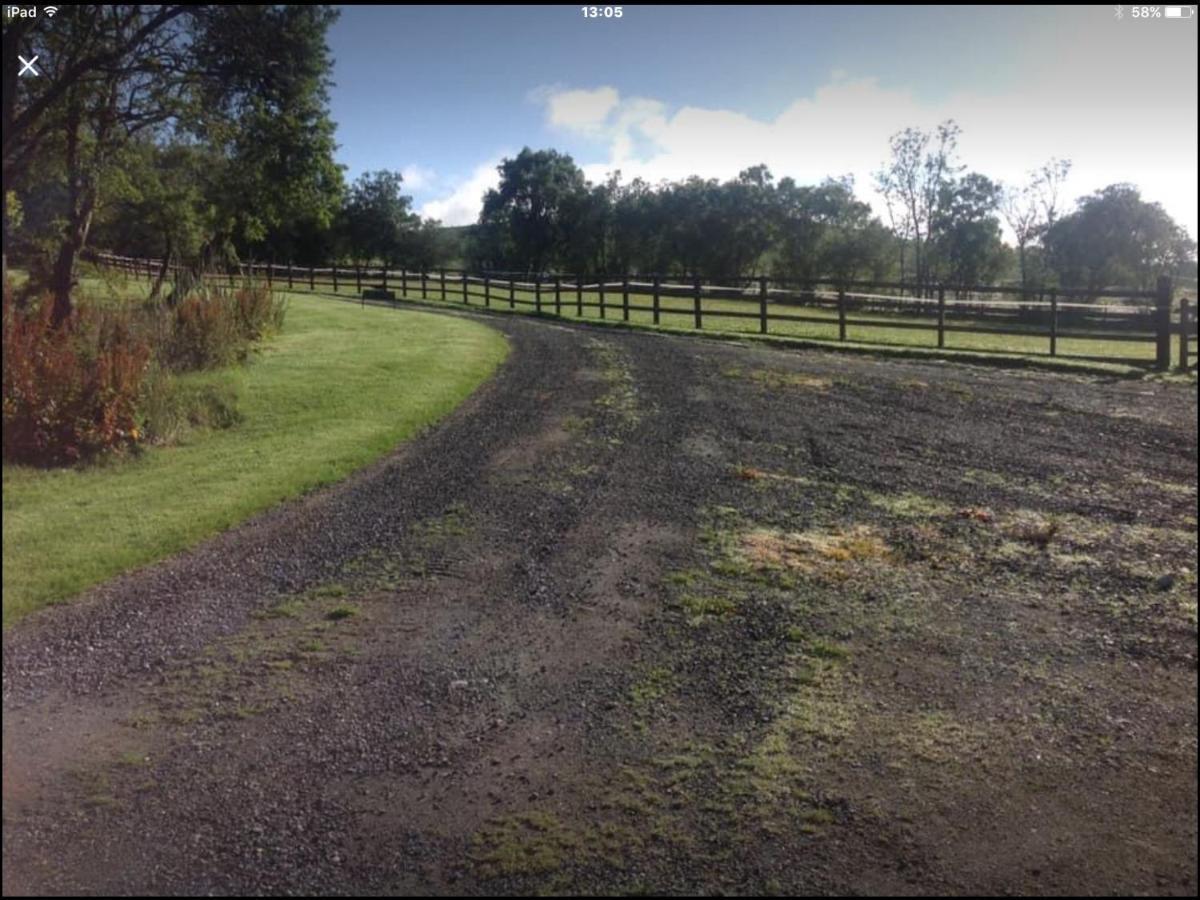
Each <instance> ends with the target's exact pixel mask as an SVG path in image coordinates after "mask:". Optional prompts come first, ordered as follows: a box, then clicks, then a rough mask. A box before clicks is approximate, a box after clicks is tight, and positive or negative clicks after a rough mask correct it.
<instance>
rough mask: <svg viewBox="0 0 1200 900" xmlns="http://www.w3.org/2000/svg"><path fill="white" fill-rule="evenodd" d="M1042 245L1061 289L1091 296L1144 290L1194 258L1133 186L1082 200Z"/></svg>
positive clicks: (1192, 246)
mask: <svg viewBox="0 0 1200 900" xmlns="http://www.w3.org/2000/svg"><path fill="white" fill-rule="evenodd" d="M1043 244H1044V246H1045V250H1046V254H1047V256H1048V258H1049V264H1050V265H1051V267H1052V268H1053V270H1054V271H1055V273H1056V274H1057V276H1058V279H1059V282H1060V283H1061V284H1065V285H1072V286H1081V287H1087V288H1091V289H1093V290H1099V289H1100V288H1103V287H1110V286H1113V285H1121V286H1124V287H1136V288H1142V289H1148V288H1150V287H1151V286H1152V285H1153V284H1154V282H1155V279H1156V278H1157V276H1159V275H1162V274H1171V273H1174V272H1177V271H1179V270H1180V269H1182V268H1184V267H1187V266H1189V265H1193V264H1194V260H1195V257H1196V243H1195V241H1193V240H1191V238H1189V237H1188V235H1187V232H1186V231H1184V229H1183V228H1182V227H1180V225H1179V224H1178V223H1177V222H1175V220H1174V219H1172V218H1171V217H1170V216H1169V215H1168V214H1167V212H1166V210H1164V209H1163V208H1162V206H1160V205H1159V204H1157V203H1147V202H1146V201H1145V200H1143V199H1142V196H1141V193H1140V192H1139V191H1138V189H1137V188H1136V187H1134V186H1133V185H1131V184H1110V185H1109V186H1108V187H1105V188H1102V189H1101V190H1099V191H1096V192H1095V193H1094V194H1090V195H1088V196H1086V197H1083V198H1082V199H1080V200H1079V203H1078V206H1077V208H1076V209H1075V211H1074V212H1072V213H1070V214H1069V215H1066V216H1063V217H1061V218H1059V219H1058V220H1057V221H1056V222H1055V223H1054V224H1053V225H1051V226H1050V227H1049V228H1048V229H1047V230H1046V233H1045V237H1044V238H1043Z"/></svg>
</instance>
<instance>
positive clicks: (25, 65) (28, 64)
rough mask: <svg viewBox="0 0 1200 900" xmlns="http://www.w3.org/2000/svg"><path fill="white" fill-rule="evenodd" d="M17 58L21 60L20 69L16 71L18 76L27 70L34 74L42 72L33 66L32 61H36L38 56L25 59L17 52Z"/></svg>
mask: <svg viewBox="0 0 1200 900" xmlns="http://www.w3.org/2000/svg"><path fill="white" fill-rule="evenodd" d="M17 59H19V60H20V61H21V71H20V72H18V73H17V76H18V77H20V76H22V75H24V74H25V73H26V72H29V73H31V74H33V75H35V76H36V75H41V74H42V73H41V72H39V71H38V70H37V67H36V66H34V63H35V62H37V61H38V58H37V57H36V56H35V57H34V58H33V59H26V58H25V57H23V56H21V55H20V54H19V53H18V54H17ZM10 71H11V70H10Z"/></svg>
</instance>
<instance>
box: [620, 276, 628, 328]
mask: <svg viewBox="0 0 1200 900" xmlns="http://www.w3.org/2000/svg"><path fill="white" fill-rule="evenodd" d="M621 319H622V321H625V322H628V321H629V276H628V275H626V276H625V277H623V278H622V279H621Z"/></svg>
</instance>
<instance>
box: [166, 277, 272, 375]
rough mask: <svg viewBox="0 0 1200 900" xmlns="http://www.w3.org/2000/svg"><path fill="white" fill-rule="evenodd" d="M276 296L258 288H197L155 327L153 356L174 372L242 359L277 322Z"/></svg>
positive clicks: (206, 367) (211, 366)
mask: <svg viewBox="0 0 1200 900" xmlns="http://www.w3.org/2000/svg"><path fill="white" fill-rule="evenodd" d="M283 313H284V305H283V301H282V300H278V299H276V298H275V296H274V295H273V294H272V293H271V291H270V290H268V289H267V288H266V287H263V286H245V287H241V288H237V289H235V290H229V291H227V290H222V289H219V288H211V289H197V290H195V291H193V292H191V293H189V294H188V295H187V296H186V297H184V298H183V299H182V300H180V301H178V302H177V303H176V304H175V305H174V307H173V309H172V312H171V314H170V320H169V322H168V323H167V324H166V326H165V327H163V326H162V325H161V324H160V325H159V327H158V329H157V330H158V332H159V334H160V340H162V341H163V344H162V345H161V350H160V352H159V354H158V355H159V357H160V360H161V362H162V363H163V365H165V366H166V367H167V368H169V369H171V370H172V371H175V372H186V371H194V370H198V369H212V368H217V367H220V366H227V365H230V364H231V363H234V362H239V361H241V360H244V359H245V358H246V356H247V354H248V353H249V352H250V345H251V344H252V343H253V342H255V341H258V340H260V339H261V338H263V337H264V336H265V335H267V334H270V333H272V332H274V331H277V330H278V329H279V328H280V327H281V326H282V324H283Z"/></svg>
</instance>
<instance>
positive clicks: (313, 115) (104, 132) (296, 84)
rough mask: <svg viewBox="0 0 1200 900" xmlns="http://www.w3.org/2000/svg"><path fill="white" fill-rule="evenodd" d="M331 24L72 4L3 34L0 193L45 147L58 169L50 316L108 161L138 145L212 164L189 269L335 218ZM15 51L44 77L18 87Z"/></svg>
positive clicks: (207, 9) (65, 305) (226, 12)
mask: <svg viewBox="0 0 1200 900" xmlns="http://www.w3.org/2000/svg"><path fill="white" fill-rule="evenodd" d="M336 15H337V13H336V11H334V10H333V9H332V8H330V7H323V6H304V7H301V6H294V7H276V6H222V7H211V6H194V7H188V6H145V7H144V6H73V7H67V8H65V9H64V10H63V11H62V13H61V14H60V15H59V16H57V17H56V18H55V20H54V27H53V28H41V29H36V28H32V27H30V23H29V22H28V21H27V20H26V21H24V22H23V21H21V20H13V22H11V23H7V24H6V26H5V32H4V45H5V47H4V49H5V53H4V69H3V76H4V109H3V124H4V179H5V187H6V189H7V188H8V187H9V186H10V185H11V186H12V187H13V188H14V189H16V190H18V192H19V191H20V190H21V189H22V188H23V187H25V186H27V184H28V180H29V179H28V176H29V173H30V166H31V165H32V163H33V160H34V159H35V157H37V156H39V154H41V155H44V151H47V150H51V151H52V152H53V153H54V154H55V155H57V156H58V157H59V158H60V159H61V163H62V164H61V179H62V181H63V188H64V189H63V191H62V194H61V198H62V199H61V206H62V209H61V216H60V218H61V223H62V224H61V236H60V239H59V242H58V247H57V250H56V251H55V261H54V266H53V273H52V276H51V278H50V281H51V287H52V288H53V291H54V294H55V300H56V303H55V318H56V320H58V321H62V320H63V319H64V318H65V317H66V316H67V315H68V314H69V313H70V309H71V297H70V294H71V288H72V286H73V282H74V265H75V260H76V258H77V256H78V254H79V253H80V251H81V250H82V249H83V248H84V246H85V245H86V244H87V242H88V238H89V232H90V229H91V226H92V223H93V219H94V218H95V216H96V215H97V213H98V212H101V211H102V207H103V204H104V203H105V202H106V200H107V199H108V195H107V194H106V185H107V184H108V182H109V181H110V180H112V181H113V183H115V184H117V185H118V186H120V185H121V183H122V173H121V171H120V167H119V163H118V161H119V160H120V159H121V158H122V157H123V154H125V153H126V152H127V150H128V148H129V147H130V146H131V145H132V143H133V142H135V141H136V140H138V139H140V138H141V137H142V136H143V135H147V134H149V135H152V136H153V137H154V139H155V140H159V141H163V142H166V143H170V142H183V141H186V140H189V139H190V140H195V139H198V140H199V141H201V142H202V143H203V144H204V145H205V147H206V148H207V149H208V150H210V151H212V152H213V154H214V155H213V158H212V160H211V162H212V167H211V168H210V169H209V170H207V171H206V173H205V174H206V177H205V185H206V190H207V191H208V196H207V199H208V200H209V201H210V203H211V205H212V208H213V210H214V214H213V215H212V216H211V217H209V218H208V220H207V222H208V225H209V228H210V233H209V235H208V236H207V238H206V240H205V241H204V244H203V247H202V248H201V250H200V252H199V258H198V259H197V260H196V261H195V268H196V269H197V270H199V269H201V268H203V267H205V265H206V263H208V262H209V261H210V260H211V259H212V258H213V257H214V256H215V255H218V254H219V255H225V256H230V257H234V256H236V253H235V251H234V247H235V245H237V244H240V245H241V246H242V247H243V248H250V247H253V246H255V245H256V244H262V243H263V242H264V241H265V239H266V237H267V234H268V232H269V231H271V230H272V229H279V228H281V227H283V226H284V225H285V224H287V223H289V222H294V221H297V220H304V219H313V220H315V221H317V222H322V221H324V222H326V223H327V222H328V221H329V220H330V219H331V218H332V215H333V213H334V212H335V211H336V209H337V207H338V203H339V200H340V192H341V169H340V167H338V166H337V165H336V164H335V163H334V162H333V151H334V149H335V145H334V143H333V125H332V123H331V122H330V121H329V117H328V113H327V109H326V107H327V104H328V96H327V88H328V73H329V71H330V68H331V60H330V58H329V52H328V48H327V47H326V46H325V41H324V35H325V32H326V30H327V28H328V26H329V25H330V23H331V22H332V21H333V20H334V18H335V17H336ZM18 51H19V52H21V53H23V54H26V55H28V54H35V55H39V56H42V57H43V58H44V59H45V60H47V62H46V63H44V65H46V71H45V73H44V75H45V77H43V78H37V79H21V80H20V82H19V83H18V79H17V75H16V73H17V69H16V66H17V59H16V56H17V53H18ZM5 196H6V198H7V190H6V192H5ZM5 223H6V228H7V223H8V219H7V217H6V218H5ZM7 247H8V235H7V233H6V234H5V249H6V251H7ZM6 259H7V256H6Z"/></svg>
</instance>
